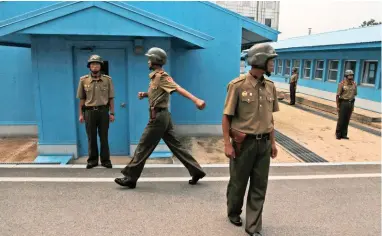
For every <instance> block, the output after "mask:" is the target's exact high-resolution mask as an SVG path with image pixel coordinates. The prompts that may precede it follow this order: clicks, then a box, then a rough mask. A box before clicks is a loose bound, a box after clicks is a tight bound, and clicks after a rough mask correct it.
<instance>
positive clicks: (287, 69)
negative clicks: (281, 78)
mask: <svg viewBox="0 0 382 236" xmlns="http://www.w3.org/2000/svg"><path fill="white" fill-rule="evenodd" d="M284 75H290V60H285V68H284Z"/></svg>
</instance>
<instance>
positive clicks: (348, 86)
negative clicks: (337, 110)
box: [337, 79, 357, 100]
mask: <svg viewBox="0 0 382 236" xmlns="http://www.w3.org/2000/svg"><path fill="white" fill-rule="evenodd" d="M337 95H338V96H339V97H340V98H341V99H345V100H353V99H354V98H355V96H356V95H357V85H356V83H355V82H354V81H349V80H348V79H344V80H343V81H341V83H339V84H338V89H337Z"/></svg>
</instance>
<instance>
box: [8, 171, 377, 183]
mask: <svg viewBox="0 0 382 236" xmlns="http://www.w3.org/2000/svg"><path fill="white" fill-rule="evenodd" d="M381 176H382V174H380V173H367V174H338V175H289V176H269V180H314V179H350V178H376V177H381ZM189 179H190V177H142V178H140V179H139V181H138V182H183V181H188V180H189ZM228 180H229V177H228V176H225V177H205V178H203V179H201V180H200V181H202V182H227V181H228ZM0 182H65V183H87V182H97V183H100V182H101V183H103V182H114V178H77V177H0Z"/></svg>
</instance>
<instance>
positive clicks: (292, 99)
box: [289, 68, 298, 105]
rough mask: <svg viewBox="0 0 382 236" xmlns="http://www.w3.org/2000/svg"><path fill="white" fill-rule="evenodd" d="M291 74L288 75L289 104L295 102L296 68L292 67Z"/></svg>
mask: <svg viewBox="0 0 382 236" xmlns="http://www.w3.org/2000/svg"><path fill="white" fill-rule="evenodd" d="M292 72H293V75H292V76H291V77H290V82H289V84H290V85H289V91H290V103H289V105H294V104H295V103H296V88H297V80H298V69H297V68H293V71H292Z"/></svg>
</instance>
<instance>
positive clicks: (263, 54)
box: [247, 43, 278, 71]
mask: <svg viewBox="0 0 382 236" xmlns="http://www.w3.org/2000/svg"><path fill="white" fill-rule="evenodd" d="M277 56H278V55H277V54H276V52H275V49H273V47H272V46H271V45H270V44H269V43H259V44H255V45H253V46H252V47H251V48H250V49H249V50H248V54H247V62H248V64H249V65H251V66H253V67H255V68H259V69H263V70H265V71H267V63H268V60H270V59H273V58H275V57H277Z"/></svg>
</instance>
